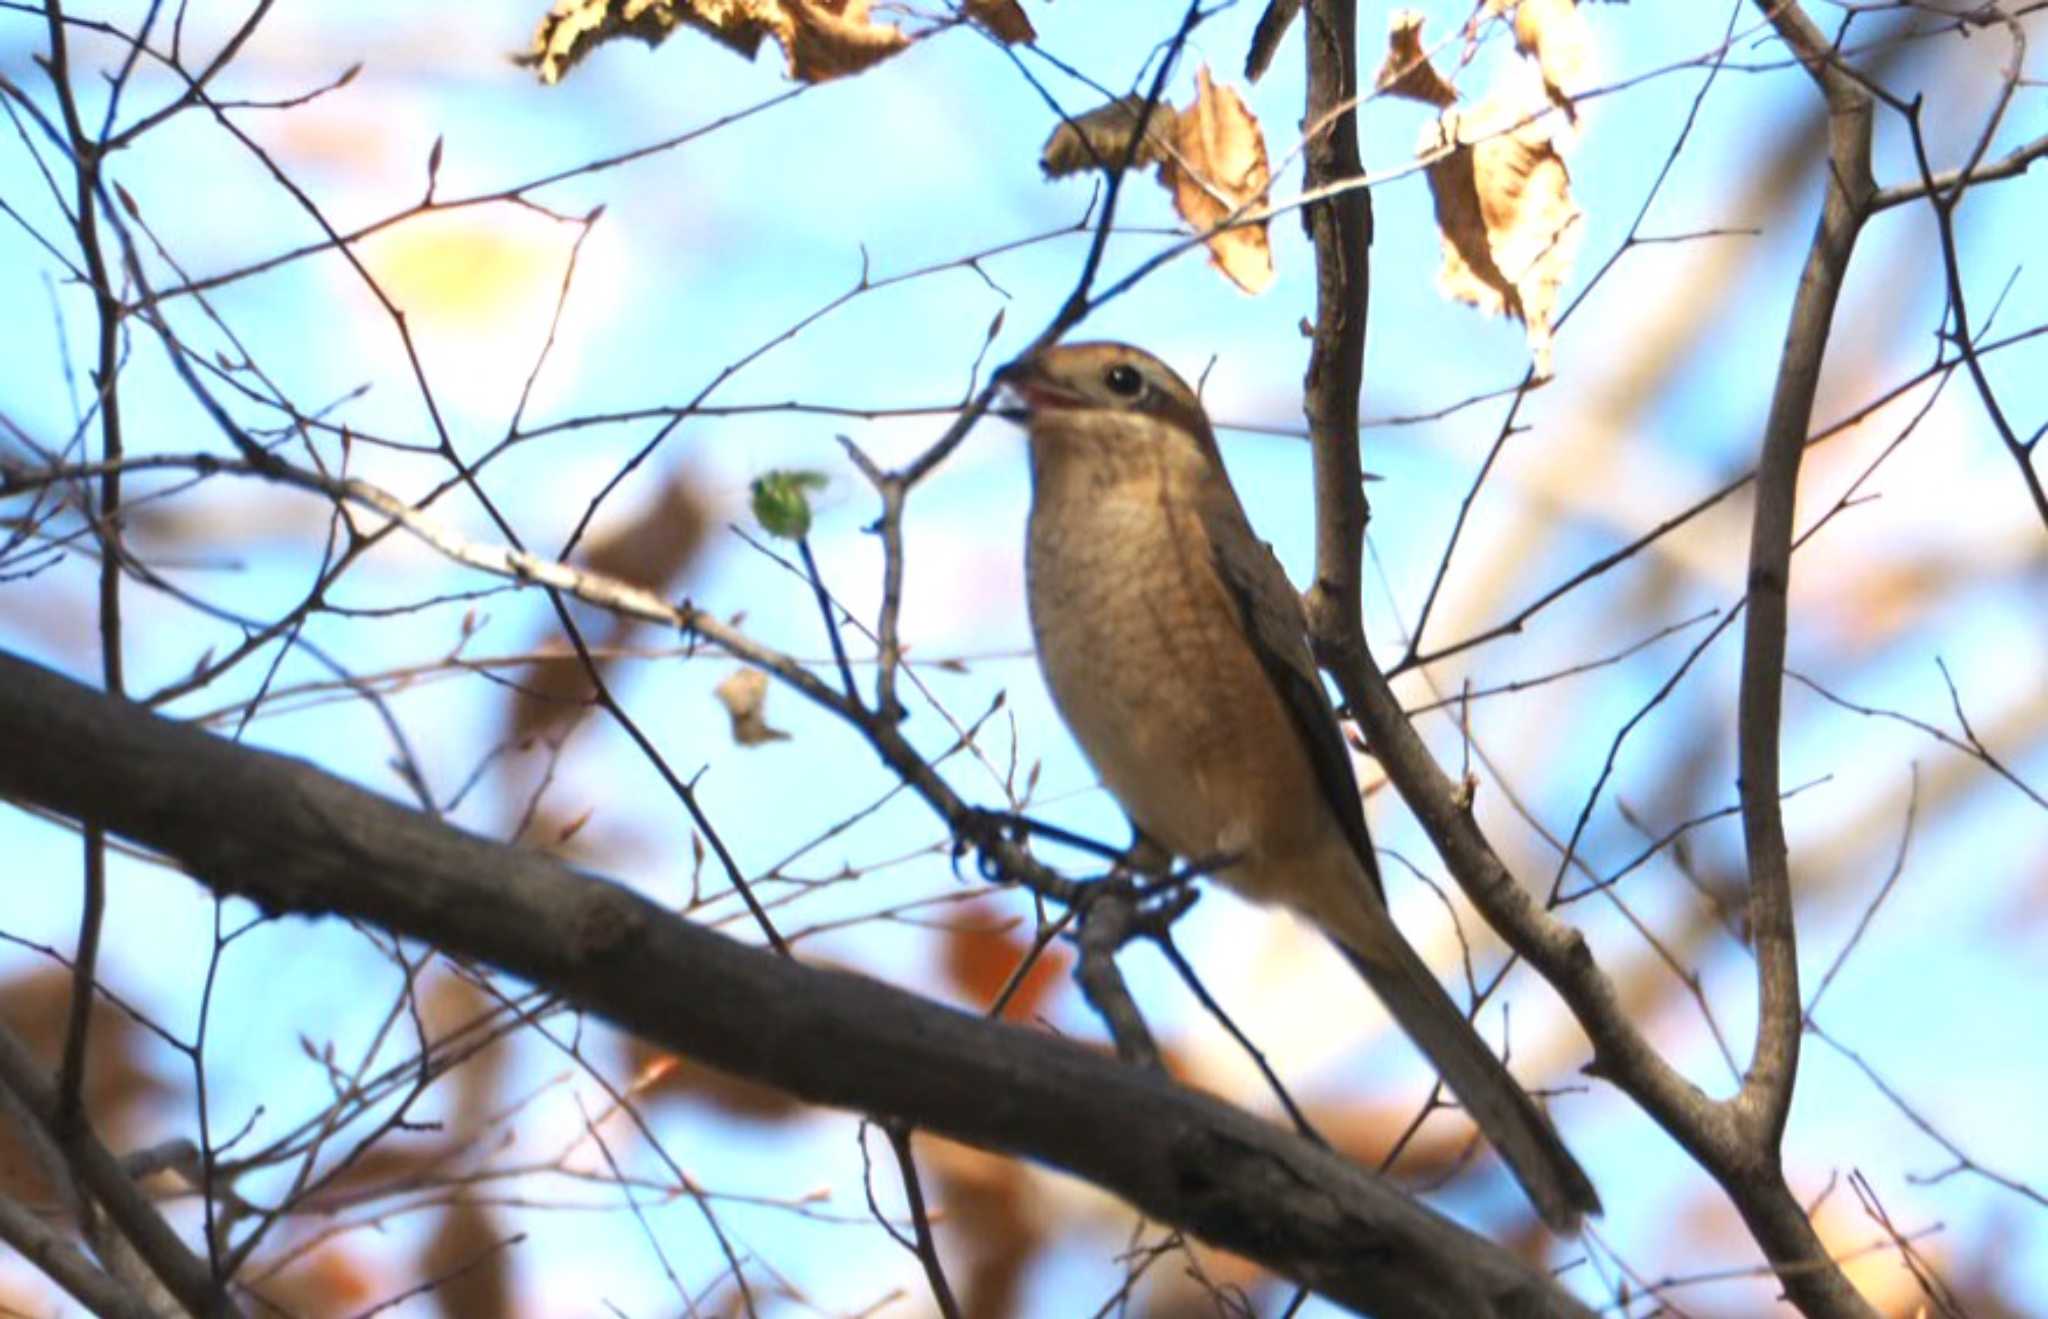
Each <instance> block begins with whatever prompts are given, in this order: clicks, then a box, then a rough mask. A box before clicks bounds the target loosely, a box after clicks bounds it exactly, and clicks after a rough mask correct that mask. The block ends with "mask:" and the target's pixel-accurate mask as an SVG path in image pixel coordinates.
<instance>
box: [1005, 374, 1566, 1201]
mask: <svg viewBox="0 0 2048 1319" xmlns="http://www.w3.org/2000/svg"><path fill="white" fill-rule="evenodd" d="M999 380H1000V383H1001V384H1002V385H1003V386H1005V388H1006V392H1007V394H1008V395H1009V396H1010V398H1011V399H1013V400H1014V401H1015V406H1013V407H1012V408H1011V409H1010V411H1009V415H1010V416H1011V417H1012V418H1013V419H1016V420H1021V421H1022V422H1023V423H1024V425H1025V428H1026V431H1027V433H1028V436H1029V447H1030V465H1031V485H1032V499H1031V512H1030V518H1029V527H1028V532H1027V536H1026V560H1025V570H1026V581H1027V591H1026V594H1027V597H1028V600H1029V606H1030V614H1031V626H1032V632H1033V635H1034V638H1035V640H1036V643H1037V651H1038V659H1039V664H1040V667H1041V669H1042V670H1043V672H1044V675H1045V681H1046V686H1047V688H1048V689H1049V690H1050V692H1051V695H1052V700H1053V704H1054V706H1055V707H1056V708H1057V709H1058V711H1059V713H1060V715H1061V717H1062V719H1063V720H1064V721H1065V723H1066V725H1067V727H1068V728H1069V729H1070V730H1071V731H1072V733H1073V736H1074V740H1075V741H1076V742H1077V743H1078V744H1079V745H1080V748H1081V750H1082V752H1083V753H1084V754H1085V755H1086V756H1087V758H1088V761H1089V763H1090V764H1091V765H1092V766H1093V768H1094V770H1095V772H1096V774H1097V775H1098V776H1099V777H1100V778H1101V780H1102V783H1103V785H1104V786H1105V787H1106V788H1107V789H1108V790H1109V792H1110V793H1111V795H1112V796H1114V797H1115V798H1116V800H1117V802H1118V803H1119V804H1120V805H1121V806H1122V807H1123V810H1124V812H1125V814H1126V815H1128V816H1129V817H1130V820H1131V823H1132V825H1133V826H1134V829H1135V831H1136V834H1137V838H1138V843H1137V844H1136V848H1137V849H1140V852H1139V854H1141V855H1157V853H1158V852H1160V851H1163V852H1166V853H1170V854H1172V855H1174V856H1177V857H1180V858H1183V859H1186V860H1189V861H1191V862H1195V863H1196V864H1197V865H1200V864H1204V863H1213V866H1214V868H1213V869H1212V870H1211V871H1210V872H1209V873H1211V874H1213V876H1214V877H1215V878H1216V879H1217V880H1219V881H1220V882H1222V883H1223V884H1225V885H1226V886H1228V887H1229V888H1231V889H1232V890H1234V891H1235V892H1237V893H1239V894H1241V895H1243V896H1244V897H1246V898H1249V899H1251V900H1252V901H1254V902H1256V903H1262V904H1277V905H1280V906H1283V907H1286V908H1289V909H1291V910H1293V911H1295V912H1297V913H1299V914H1300V915H1302V916H1305V917H1306V918H1307V919H1308V920H1309V921H1310V922H1312V923H1313V924H1314V925H1315V926H1316V927H1317V928H1319V929H1320V930H1321V931H1322V932H1323V933H1324V934H1325V935H1327V936H1328V937H1329V938H1330V939H1331V940H1333V941H1334V942H1335V943H1336V945H1337V947H1338V949H1339V950H1340V951H1341V952H1342V953H1343V954H1344V955H1345V957H1346V958H1347V959H1348V960H1349V961H1350V962H1351V964H1352V965H1353V966H1354V967H1356V968H1357V970H1358V971H1359V972H1360V974H1361V975H1362V976H1363V977H1364V979H1365V981H1366V983H1367V984H1368V985H1369V986H1370V988H1371V989H1372V990H1373V992H1374V993H1375V994H1376V995H1377V996H1378V997H1379V999H1380V1001H1381V1002H1382V1003H1383V1004H1385V1006H1386V1008H1387V1010H1388V1012H1389V1014H1390V1015H1391V1016H1392V1017H1393V1019H1394V1021H1395V1022H1396V1023H1398V1024H1399V1025H1400V1027H1401V1028H1402V1030H1403V1031H1404V1032H1405V1033H1406V1034H1407V1035H1408V1037H1409V1038H1410V1039H1411V1040H1413V1041H1414V1043H1415V1044H1416V1045H1417V1046H1418V1047H1419V1048H1420V1049H1421V1050H1422V1052H1423V1053H1424V1054H1426V1055H1427V1056H1428V1058H1429V1060H1430V1062H1431V1063H1432V1064H1433V1065H1434V1066H1435V1068H1436V1070H1437V1071H1438V1072H1440V1073H1441V1074H1442V1076H1443V1079H1444V1080H1445V1082H1446V1083H1447V1084H1448V1085H1449V1086H1450V1089H1451V1091H1452V1093H1453V1094H1455V1095H1456V1096H1457V1098H1458V1100H1459V1102H1460V1103H1461V1104H1462V1105H1463V1107H1464V1109H1465V1111H1466V1112H1467V1114H1469V1115H1470V1117H1471V1118H1472V1120H1473V1121H1474V1122H1475V1123H1476V1125H1477V1126H1478V1127H1479V1129H1480V1130H1481V1131H1482V1132H1484V1133H1485V1135H1486V1138H1487V1139H1488V1140H1489V1141H1490V1142H1491V1143H1492V1144H1493V1146H1494V1148H1495V1149H1497V1150H1498V1151H1499V1152H1500V1154H1501V1155H1502V1157H1503V1158H1504V1159H1505V1160H1506V1162H1507V1165H1508V1168H1509V1169H1510V1170H1511V1171H1512V1173H1513V1174H1514V1176H1515V1179H1516V1180H1517V1181H1518V1182H1519V1183H1520V1184H1521V1186H1522V1189H1523V1190H1524V1191H1525V1192H1526V1193H1527V1195H1528V1197H1529V1199H1530V1201H1531V1203H1532V1204H1533V1205H1534V1206H1535V1208H1536V1210H1537V1212H1538V1214H1539V1215H1540V1216H1541V1218H1542V1219H1543V1221H1544V1223H1545V1224H1547V1225H1548V1226H1549V1227H1550V1228H1551V1229H1552V1230H1553V1231H1556V1232H1558V1233H1561V1234H1564V1235H1571V1234H1573V1233H1575V1232H1577V1230H1578V1228H1579V1224H1580V1221H1581V1218H1582V1216H1583V1215H1586V1214H1598V1213H1599V1212H1600V1198H1599V1196H1598V1194H1597V1193H1596V1192H1595V1191H1594V1188H1593V1183H1592V1181H1591V1179H1590V1178H1588V1177H1587V1175H1586V1173H1585V1170H1584V1169H1583V1168H1581V1167H1580V1165H1579V1163H1578V1161H1577V1160H1576V1159H1575V1158H1573V1156H1572V1154H1571V1152H1570V1150H1568V1149H1567V1148H1566V1147H1565V1144H1564V1142H1563V1140H1562V1139H1561V1138H1560V1137H1559V1136H1558V1134H1557V1131H1556V1129H1555V1128H1554V1127H1553V1126H1552V1125H1551V1122H1550V1119H1549V1118H1548V1117H1547V1116H1546V1115H1545V1114H1544V1112H1543V1110H1542V1109H1541V1108H1539V1107H1537V1105H1536V1102H1535V1100H1533V1099H1532V1098H1530V1096H1529V1095H1528V1093H1527V1092H1526V1091H1524V1090H1523V1089H1522V1087H1521V1086H1520V1085H1519V1084H1517V1083H1516V1081H1515V1079H1514V1077H1513V1076H1512V1075H1510V1074H1509V1072H1508V1070H1507V1067H1506V1066H1505V1065H1504V1064H1503V1063H1502V1062H1501V1060H1500V1059H1499V1058H1498V1057H1497V1056H1496V1055H1495V1054H1494V1052H1493V1051H1492V1050H1491V1049H1490V1048H1488V1047H1487V1045H1486V1042H1485V1041H1484V1040H1483V1039H1481V1038H1480V1036H1479V1033H1478V1032H1477V1031H1476V1030H1474V1029H1473V1027H1472V1024H1471V1022H1470V1021H1469V1020H1468V1019H1467V1018H1466V1016H1465V1014H1464V1013H1463V1012H1462V1011H1460V1010H1459V1008H1458V1006H1457V1004H1456V1003H1455V1002H1454V1001H1453V1000H1452V998H1451V996H1450V994H1449V993H1448V992H1447V991H1446V990H1445V989H1444V987H1443V986H1442V984H1441V983H1439V982H1438V980H1437V979H1436V976H1435V975H1434V974H1433V973H1432V972H1431V971H1430V969H1429V967H1428V965H1427V964H1426V963H1425V962H1424V961H1423V960H1422V958H1421V956H1420V955H1419V954H1418V953H1417V952H1416V951H1415V950H1414V948H1413V947H1411V946H1410V945H1409V943H1408V941H1407V940H1406V939H1405V938H1404V937H1403V936H1402V934H1401V932H1400V929H1399V928H1398V927H1397V926H1396V925H1395V924H1394V921H1393V918H1392V916H1391V915H1390V914H1389V913H1388V910H1387V904H1386V896H1385V891H1384V889H1383V887H1382V885H1381V882H1380V874H1379V866H1378V863H1377V861H1376V860H1375V857H1374V853H1373V847H1372V840H1371V838H1370V836H1369V835H1368V834H1367V832H1366V823H1365V812H1364V807H1363V804H1362V802H1361V798H1360V794H1359V791H1358V783H1357V779H1356V776H1355V774H1354V772H1353V770H1352V767H1351V757H1350V754H1349V752H1348V751H1347V749H1346V747H1345V744H1344V738H1343V734H1342V733H1341V731H1340V730H1339V728H1338V725H1337V717H1336V712H1335V710H1334V709H1333V708H1332V706H1331V704H1330V698H1329V694H1328V693H1327V692H1326V691H1325V690H1324V687H1323V684H1322V679H1321V677H1320V676H1319V674H1318V671H1317V669H1316V665H1315V661H1314V658H1313V657H1312V655H1311V652H1310V649H1309V641H1308V626H1307V620H1306V615H1305V614H1304V612H1303V609H1302V605H1301V599H1300V597H1299V596H1298V595H1296V594H1295V591H1294V589H1293V587H1292V586H1291V585H1290V584H1289V582H1288V579H1287V574H1286V571H1285V570H1284V569H1283V568H1282V567H1281V566H1280V563H1279V560H1278V559H1277V558H1275V557H1274V555H1273V552H1272V550H1271V548H1270V547H1269V546H1267V545H1266V543H1265V542H1263V541H1261V540H1260V539H1259V538H1258V535H1257V533H1256V532H1254V531H1253V529H1252V525H1251V522H1250V520H1249V518H1247V516H1246V514H1245V511H1244V506H1243V505H1242V504H1241V503H1240V502H1239V500H1238V497H1237V493H1236V491H1235V489H1234V488H1233V487H1232V486H1231V483H1230V477H1229V474H1228V472H1227V471H1226V470H1225V469H1224V465H1223V459H1222V454H1221V453H1220V451H1219V450H1218V449H1217V446H1216V437H1215V432H1214V430H1213V429H1212V428H1211V426H1210V424H1209V420H1208V417H1207V415H1206V414H1205V413H1204V412H1203V410H1202V404H1201V400H1200V399H1199V398H1198V397H1197V395H1196V394H1195V391H1194V390H1192V389H1190V388H1189V387H1188V385H1187V383H1186V382H1185V381H1184V380H1182V379H1181V378H1180V376H1178V375H1176V374H1175V373H1174V372H1173V370H1172V369H1171V368H1169V367H1168V366H1166V365H1165V363H1163V362H1161V361H1160V360H1159V359H1158V358H1156V357H1154V356H1152V355H1151V354H1150V353H1147V352H1145V351H1144V350H1142V349H1139V348H1134V347H1131V346H1129V345H1127V344H1121V343H1109V342H1099V343H1075V344H1064V345H1054V346H1050V347H1044V348H1040V349H1038V350H1036V351H1033V352H1030V353H1027V354H1026V355H1024V356H1023V357H1020V358H1019V359H1017V360H1016V361H1014V362H1012V363H1010V364H1009V365H1007V366H1005V367H1004V368H1003V369H1002V371H1001V373H1000V376H999Z"/></svg>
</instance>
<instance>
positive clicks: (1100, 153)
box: [1038, 96, 1178, 179]
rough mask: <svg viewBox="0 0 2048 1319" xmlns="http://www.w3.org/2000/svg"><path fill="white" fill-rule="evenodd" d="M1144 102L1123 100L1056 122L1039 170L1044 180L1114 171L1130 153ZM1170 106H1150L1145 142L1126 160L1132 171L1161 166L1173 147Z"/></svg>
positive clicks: (1130, 98)
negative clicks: (1150, 111) (1101, 170)
mask: <svg viewBox="0 0 2048 1319" xmlns="http://www.w3.org/2000/svg"><path fill="white" fill-rule="evenodd" d="M1144 109H1145V98H1144V97H1142V96H1126V97H1124V98H1123V99H1122V100H1120V101H1111V102H1110V103H1109V104H1108V105H1099V106H1097V107H1095V108H1094V109H1093V110H1090V111H1089V112H1088V113H1087V114H1084V115H1076V116H1074V117H1073V118H1072V119H1069V120H1066V121H1065V122H1063V123H1061V124H1060V126H1059V127H1058V128H1055V129H1054V130H1053V132H1052V136H1051V137H1049V138H1047V139H1046V142H1045V150H1043V151H1041V152H1040V153H1039V155H1038V167H1039V168H1040V169H1042V170H1044V171H1045V176H1046V177H1047V178H1049V179H1056V178H1058V177H1060V176H1061V175H1062V174H1072V173H1075V172H1076V171H1078V170H1084V169H1114V168H1115V167H1116V166H1117V164H1118V163H1119V162H1121V161H1122V160H1123V158H1124V154H1125V153H1126V152H1128V151H1130V149H1131V138H1132V137H1133V136H1135V135H1136V134H1137V131H1138V116H1139V115H1140V114H1141V113H1143V111H1144ZM1177 118H1178V116H1176V115H1175V114H1174V110H1173V107H1172V106H1170V105H1155V106H1153V107H1152V113H1151V114H1150V115H1147V116H1146V121H1145V140H1144V141H1142V142H1140V143H1138V150H1137V153H1136V154H1135V155H1133V156H1132V157H1131V164H1132V166H1133V167H1135V166H1138V165H1157V164H1163V163H1165V161H1166V160H1167V158H1168V152H1170V151H1171V150H1172V148H1173V138H1174V133H1175V131H1176V120H1177Z"/></svg>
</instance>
